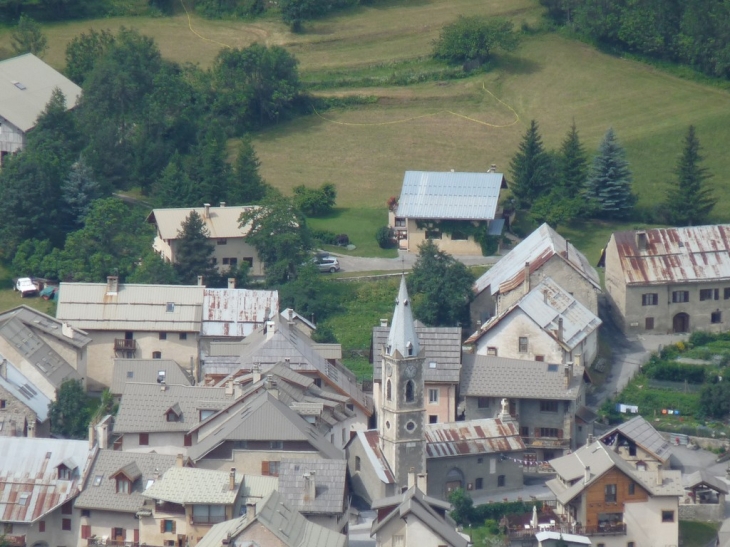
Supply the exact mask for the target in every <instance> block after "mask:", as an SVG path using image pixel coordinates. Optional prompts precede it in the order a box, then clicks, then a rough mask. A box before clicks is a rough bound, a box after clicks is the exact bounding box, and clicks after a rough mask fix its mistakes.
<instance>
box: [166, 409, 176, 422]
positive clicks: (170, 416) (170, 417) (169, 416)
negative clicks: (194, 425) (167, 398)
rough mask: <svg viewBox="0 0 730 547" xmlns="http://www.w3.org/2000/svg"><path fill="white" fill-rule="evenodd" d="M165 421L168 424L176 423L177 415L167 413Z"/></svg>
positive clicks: (170, 412)
mask: <svg viewBox="0 0 730 547" xmlns="http://www.w3.org/2000/svg"><path fill="white" fill-rule="evenodd" d="M167 421H168V422H177V421H178V415H177V414H175V413H174V412H172V411H168V412H167Z"/></svg>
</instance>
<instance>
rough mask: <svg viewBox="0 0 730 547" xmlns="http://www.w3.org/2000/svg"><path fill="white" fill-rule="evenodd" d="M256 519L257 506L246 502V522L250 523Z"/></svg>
mask: <svg viewBox="0 0 730 547" xmlns="http://www.w3.org/2000/svg"><path fill="white" fill-rule="evenodd" d="M255 518H256V504H255V503H254V502H252V501H249V502H246V520H248V521H249V522H250V521H252V520H253V519H255Z"/></svg>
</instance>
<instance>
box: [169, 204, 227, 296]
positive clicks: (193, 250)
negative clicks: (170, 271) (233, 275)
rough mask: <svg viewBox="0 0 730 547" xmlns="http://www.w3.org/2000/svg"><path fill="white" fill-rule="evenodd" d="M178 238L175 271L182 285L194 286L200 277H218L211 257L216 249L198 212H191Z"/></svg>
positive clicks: (179, 231)
mask: <svg viewBox="0 0 730 547" xmlns="http://www.w3.org/2000/svg"><path fill="white" fill-rule="evenodd" d="M178 238H179V239H178V244H177V253H176V257H175V271H176V272H177V275H178V277H179V278H180V281H181V282H182V283H187V284H193V283H195V282H196V280H197V278H198V276H199V275H202V276H203V277H215V276H217V271H216V269H215V265H214V264H213V260H212V256H211V255H212V254H213V251H214V249H215V247H214V246H213V244H212V243H211V242H210V239H208V229H207V228H206V227H205V223H204V222H203V219H202V217H201V216H200V215H199V214H198V213H197V212H195V211H191V212H190V215H188V217H187V218H186V219H185V220H184V221H183V223H182V225H181V227H180V230H178Z"/></svg>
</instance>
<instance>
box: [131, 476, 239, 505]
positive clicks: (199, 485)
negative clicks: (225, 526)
mask: <svg viewBox="0 0 730 547" xmlns="http://www.w3.org/2000/svg"><path fill="white" fill-rule="evenodd" d="M240 488H241V483H240V482H238V483H235V484H234V488H233V489H231V488H230V474H229V472H227V471H213V470H211V469H195V468H193V467H171V468H170V469H168V470H167V471H165V473H164V474H163V475H162V477H160V478H159V479H157V480H156V481H155V482H154V484H152V485H151V486H150V487H149V488H147V490H145V491H144V492H143V493H142V496H144V497H145V498H149V499H153V500H162V501H169V502H171V503H179V504H181V505H185V504H195V503H197V504H216V505H233V504H234V503H236V499H237V498H238V491H239V489H240Z"/></svg>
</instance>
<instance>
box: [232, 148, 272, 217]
mask: <svg viewBox="0 0 730 547" xmlns="http://www.w3.org/2000/svg"><path fill="white" fill-rule="evenodd" d="M260 165H261V162H260V161H259V158H258V156H257V155H256V151H255V150H254V148H253V144H251V139H250V138H248V137H244V138H243V139H241V148H240V149H239V151H238V156H237V157H236V163H235V164H234V165H233V176H232V177H231V182H230V184H229V185H228V194H227V200H228V203H229V204H230V205H248V204H249V203H258V202H259V201H261V200H262V199H264V196H266V192H267V191H268V184H266V182H265V181H264V179H263V178H262V177H261V175H260V174H259V166H260Z"/></svg>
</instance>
